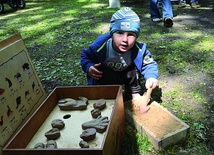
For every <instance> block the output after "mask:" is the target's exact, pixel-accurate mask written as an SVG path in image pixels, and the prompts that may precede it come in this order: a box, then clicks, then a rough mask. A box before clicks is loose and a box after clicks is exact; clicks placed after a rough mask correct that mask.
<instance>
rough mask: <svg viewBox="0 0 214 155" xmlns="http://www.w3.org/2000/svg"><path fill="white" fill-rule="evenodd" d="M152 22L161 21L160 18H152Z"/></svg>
mask: <svg viewBox="0 0 214 155" xmlns="http://www.w3.org/2000/svg"><path fill="white" fill-rule="evenodd" d="M152 21H153V22H161V21H162V18H154V19H152Z"/></svg>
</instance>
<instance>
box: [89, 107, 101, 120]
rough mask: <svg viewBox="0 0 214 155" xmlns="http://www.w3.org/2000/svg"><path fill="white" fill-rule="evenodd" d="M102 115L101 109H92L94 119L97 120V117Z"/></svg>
mask: <svg viewBox="0 0 214 155" xmlns="http://www.w3.org/2000/svg"><path fill="white" fill-rule="evenodd" d="M100 115H101V111H100V109H98V108H96V109H92V110H91V116H92V117H93V118H97V117H98V116H100Z"/></svg>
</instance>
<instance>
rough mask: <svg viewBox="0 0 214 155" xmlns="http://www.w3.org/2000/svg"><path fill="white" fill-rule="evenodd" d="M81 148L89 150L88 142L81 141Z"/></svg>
mask: <svg viewBox="0 0 214 155" xmlns="http://www.w3.org/2000/svg"><path fill="white" fill-rule="evenodd" d="M79 146H80V147H81V148H89V145H88V143H87V142H86V141H84V140H81V141H80V142H79Z"/></svg>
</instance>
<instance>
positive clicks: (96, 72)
mask: <svg viewBox="0 0 214 155" xmlns="http://www.w3.org/2000/svg"><path fill="white" fill-rule="evenodd" d="M99 66H101V63H98V64H94V66H91V67H90V68H89V70H88V75H89V76H90V77H92V78H93V79H95V80H99V79H100V78H101V77H102V74H103V72H101V71H99V70H97V68H98V67H99Z"/></svg>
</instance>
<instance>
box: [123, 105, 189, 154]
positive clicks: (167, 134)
mask: <svg viewBox="0 0 214 155" xmlns="http://www.w3.org/2000/svg"><path fill="white" fill-rule="evenodd" d="M125 118H126V119H127V121H128V122H129V123H131V124H132V125H133V126H134V127H135V128H136V129H137V130H138V131H139V132H140V133H141V134H142V135H147V136H148V138H149V140H150V142H151V143H152V144H153V146H154V147H155V148H156V149H157V150H161V149H164V148H166V147H168V146H170V145H173V144H176V143H178V142H180V141H182V140H185V139H186V138H187V136H188V133H189V126H188V125H187V124H186V123H184V122H182V121H181V120H180V119H179V118H177V117H176V116H174V115H173V114H171V113H170V112H169V111H168V110H167V109H165V108H163V107H162V106H161V105H160V104H158V103H157V102H152V103H151V105H150V110H149V111H148V112H147V113H145V114H140V113H139V112H137V111H132V109H130V108H129V107H128V106H127V107H126V108H125Z"/></svg>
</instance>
